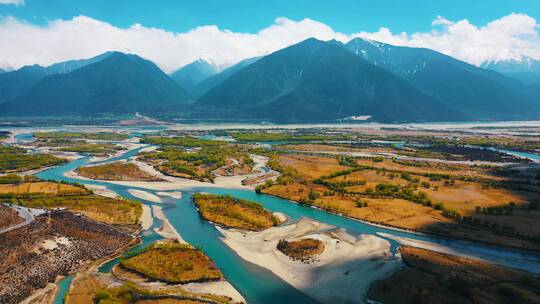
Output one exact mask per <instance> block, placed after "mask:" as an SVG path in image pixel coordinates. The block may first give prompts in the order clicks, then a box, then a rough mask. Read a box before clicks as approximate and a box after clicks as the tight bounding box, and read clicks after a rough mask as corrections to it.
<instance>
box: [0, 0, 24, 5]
mask: <svg viewBox="0 0 540 304" xmlns="http://www.w3.org/2000/svg"><path fill="white" fill-rule="evenodd" d="M0 4H14V5H24V0H0Z"/></svg>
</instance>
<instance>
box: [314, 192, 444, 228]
mask: <svg viewBox="0 0 540 304" xmlns="http://www.w3.org/2000/svg"><path fill="white" fill-rule="evenodd" d="M351 199H352V198H349V197H339V196H337V195H336V196H328V197H327V196H324V197H322V198H320V199H318V200H316V201H315V203H316V205H317V206H319V207H321V208H323V209H330V210H331V209H332V207H331V206H332V204H333V205H334V206H335V207H334V208H340V209H341V211H342V212H341V213H343V214H345V215H347V216H350V217H353V218H358V219H362V220H365V221H369V222H373V223H381V224H385V225H388V226H393V227H401V228H405V229H411V230H424V229H426V227H429V226H430V225H433V224H435V223H439V222H440V223H450V222H451V221H450V220H449V219H447V218H445V217H444V216H442V214H441V212H440V211H437V210H434V209H433V208H430V207H425V206H422V205H419V204H415V203H412V202H409V201H406V200H403V199H363V201H364V202H366V203H367V204H368V206H367V207H362V208H358V207H356V202H355V201H352V200H351ZM329 205H330V207H329Z"/></svg>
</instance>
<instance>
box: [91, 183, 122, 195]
mask: <svg viewBox="0 0 540 304" xmlns="http://www.w3.org/2000/svg"><path fill="white" fill-rule="evenodd" d="M84 186H85V187H86V188H88V189H90V190H93V191H94V193H95V194H97V195H100V196H105V197H110V198H117V197H119V195H118V193H116V192H114V191H112V190H111V189H109V188H107V187H105V186H100V185H92V184H85V185H84Z"/></svg>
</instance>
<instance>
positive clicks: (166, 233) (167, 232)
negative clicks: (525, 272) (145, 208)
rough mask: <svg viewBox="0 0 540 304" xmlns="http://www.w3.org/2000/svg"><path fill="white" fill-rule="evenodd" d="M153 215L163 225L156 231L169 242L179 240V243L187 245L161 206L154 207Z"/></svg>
mask: <svg viewBox="0 0 540 304" xmlns="http://www.w3.org/2000/svg"><path fill="white" fill-rule="evenodd" d="M152 213H153V214H154V217H155V218H157V219H159V220H160V221H161V222H162V223H163V224H162V225H161V227H159V228H155V229H154V231H155V232H156V233H157V234H159V235H161V236H162V237H164V238H165V239H168V240H177V241H178V242H179V243H183V244H187V242H186V241H184V239H183V238H182V237H181V236H180V234H179V233H178V231H176V229H174V227H173V226H172V225H171V223H170V222H169V220H168V219H167V217H166V216H165V213H163V210H162V209H161V206H152Z"/></svg>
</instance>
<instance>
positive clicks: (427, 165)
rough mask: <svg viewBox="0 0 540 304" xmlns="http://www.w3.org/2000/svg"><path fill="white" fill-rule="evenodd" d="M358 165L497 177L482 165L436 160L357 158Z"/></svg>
mask: <svg viewBox="0 0 540 304" xmlns="http://www.w3.org/2000/svg"><path fill="white" fill-rule="evenodd" d="M356 163H357V164H359V165H365V166H371V167H375V168H381V169H382V168H385V169H387V170H398V171H406V172H409V173H437V174H448V175H464V176H471V177H479V178H489V179H498V178H497V177H496V176H493V175H492V174H490V172H491V171H490V169H489V168H486V167H482V166H467V165H460V164H446V163H436V162H417V161H403V160H402V161H400V162H399V163H398V162H394V161H392V160H390V159H384V160H383V161H381V162H374V161H372V160H371V159H359V160H357V162H356Z"/></svg>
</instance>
